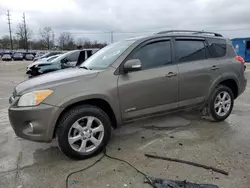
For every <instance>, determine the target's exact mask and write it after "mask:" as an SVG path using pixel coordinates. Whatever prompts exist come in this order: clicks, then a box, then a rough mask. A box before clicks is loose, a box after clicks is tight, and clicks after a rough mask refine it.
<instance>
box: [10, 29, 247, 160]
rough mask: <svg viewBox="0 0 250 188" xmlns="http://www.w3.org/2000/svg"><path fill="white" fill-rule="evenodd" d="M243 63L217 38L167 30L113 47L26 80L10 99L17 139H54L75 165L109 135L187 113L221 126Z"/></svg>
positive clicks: (241, 85)
mask: <svg viewBox="0 0 250 188" xmlns="http://www.w3.org/2000/svg"><path fill="white" fill-rule="evenodd" d="M244 71H245V66H244V60H243V59H242V58H241V57H239V56H236V54H235V51H234V49H233V47H232V44H231V41H230V40H229V39H226V38H223V37H222V36H221V35H220V34H217V33H208V32H203V31H202V32H197V31H171V32H168V31H165V32H160V33H158V34H155V35H152V36H148V37H142V38H133V39H128V40H124V41H120V42H117V43H114V44H111V45H109V46H107V47H105V48H103V49H101V50H100V51H98V52H96V53H95V54H94V55H93V56H91V57H90V58H89V59H87V60H86V61H85V62H84V63H83V64H81V65H80V66H79V67H75V68H71V69H65V70H60V71H57V72H54V73H49V74H46V75H44V76H43V75H42V76H39V77H37V78H34V79H31V80H27V81H24V82H23V83H20V84H19V85H18V86H16V87H15V89H14V93H13V95H12V96H11V98H10V108H9V119H10V122H11V125H12V127H13V129H14V130H15V133H16V134H17V136H19V137H21V138H24V139H27V140H32V141H38V142H51V141H52V139H53V138H55V137H56V138H57V139H58V143H59V147H60V149H61V151H62V152H63V153H64V154H65V155H67V156H69V157H71V158H77V159H85V158H88V157H91V156H93V155H96V154H98V153H100V152H101V151H102V150H103V149H104V148H105V147H106V145H107V143H108V140H109V139H110V135H111V129H112V128H117V127H118V126H119V125H121V124H124V123H125V122H129V121H132V120H133V121H134V120H136V119H141V118H146V117H152V116H155V115H159V114H163V113H168V112H174V111H177V110H183V109H186V108H190V107H191V108H199V109H207V110H206V111H207V112H208V113H209V115H211V117H212V118H213V119H214V120H215V121H223V120H225V119H226V118H227V117H228V116H229V115H230V113H231V111H232V108H233V105H234V100H235V99H236V98H237V97H238V96H239V95H240V94H241V93H242V92H243V91H244V90H245V87H246V83H247V79H246V77H245V73H244Z"/></svg>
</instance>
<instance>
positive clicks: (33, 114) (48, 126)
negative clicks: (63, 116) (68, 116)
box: [9, 104, 62, 142]
mask: <svg viewBox="0 0 250 188" xmlns="http://www.w3.org/2000/svg"><path fill="white" fill-rule="evenodd" d="M61 112H62V108H59V107H55V106H51V105H48V104H40V105H38V106H35V107H10V108H9V120H10V123H11V126H12V128H13V129H14V131H15V133H16V135H17V136H18V137H20V138H24V139H26V140H32V141H36V142H51V141H52V139H53V134H54V128H55V125H56V121H57V118H58V117H59V114H60V113H61Z"/></svg>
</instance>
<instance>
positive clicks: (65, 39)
mask: <svg viewBox="0 0 250 188" xmlns="http://www.w3.org/2000/svg"><path fill="white" fill-rule="evenodd" d="M58 43H59V46H60V48H61V49H62V50H73V49H74V48H75V46H76V45H75V43H74V39H73V37H72V35H71V34H70V33H68V32H63V33H61V34H60V36H59V37H58Z"/></svg>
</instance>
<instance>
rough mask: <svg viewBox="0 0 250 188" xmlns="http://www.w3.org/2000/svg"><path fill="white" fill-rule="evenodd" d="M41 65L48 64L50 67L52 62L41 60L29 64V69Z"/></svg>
mask: <svg viewBox="0 0 250 188" xmlns="http://www.w3.org/2000/svg"><path fill="white" fill-rule="evenodd" d="M40 64H48V65H50V64H51V62H49V61H47V60H46V59H39V60H37V61H35V62H33V63H31V64H29V65H28V67H33V66H35V65H40Z"/></svg>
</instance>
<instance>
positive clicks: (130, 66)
mask: <svg viewBox="0 0 250 188" xmlns="http://www.w3.org/2000/svg"><path fill="white" fill-rule="evenodd" d="M138 70H141V61H140V60H139V59H131V60H128V61H126V62H125V63H124V65H123V72H124V73H128V72H131V71H138Z"/></svg>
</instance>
